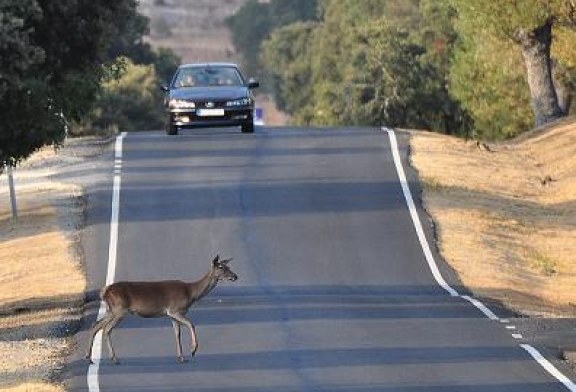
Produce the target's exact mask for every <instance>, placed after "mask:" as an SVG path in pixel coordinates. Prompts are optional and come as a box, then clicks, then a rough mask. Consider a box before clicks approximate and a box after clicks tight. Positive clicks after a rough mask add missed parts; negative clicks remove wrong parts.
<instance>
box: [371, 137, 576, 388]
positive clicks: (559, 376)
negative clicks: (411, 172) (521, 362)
mask: <svg viewBox="0 0 576 392" xmlns="http://www.w3.org/2000/svg"><path fill="white" fill-rule="evenodd" d="M382 130H384V131H386V132H387V133H388V137H389V138H390V149H391V150H392V156H393V157H394V164H395V166H396V172H397V173H398V179H399V180H400V184H401V185H402V192H403V193H404V198H405V199H406V203H407V204H408V208H409V210H410V216H411V217H412V222H413V223H414V227H415V229H416V232H417V233H418V239H419V240H420V245H421V246H422V250H423V251H424V255H425V256H426V261H427V262H428V265H429V266H430V269H431V270H432V274H433V275H434V278H435V279H436V281H437V282H438V284H439V285H440V286H441V287H442V288H443V289H445V290H446V291H448V292H449V293H450V295H452V296H455V297H459V298H462V299H464V300H466V301H468V302H470V303H471V304H472V305H474V306H475V307H476V308H478V309H479V310H480V311H481V312H482V313H484V315H485V316H486V317H488V318H489V319H490V320H500V318H499V317H498V316H496V315H495V314H494V313H493V312H492V311H491V310H490V309H488V307H487V306H486V305H484V304H483V303H482V302H480V301H479V300H477V299H475V298H472V297H470V296H467V295H460V294H458V292H457V291H456V290H454V289H453V288H452V287H450V285H448V283H446V281H445V280H444V278H443V277H442V275H441V273H440V270H439V269H438V265H437V264H436V260H434V256H433V255H432V252H431V251H430V244H429V243H428V241H427V240H426V237H425V236H424V231H423V229H422V223H421V222H420V218H419V217H418V212H417V210H416V206H415V204H414V199H413V198H412V193H411V192H410V187H409V186H408V181H407V179H406V174H405V173H404V167H403V165H402V160H401V159H400V151H399V150H398V141H397V140H396V134H395V133H394V130H392V129H390V128H387V127H382ZM453 293H454V294H453ZM519 346H520V347H521V348H522V349H524V350H525V351H526V352H528V354H530V355H531V356H532V358H533V359H534V360H535V361H536V362H537V363H538V364H539V365H540V366H541V367H543V368H544V370H546V371H547V372H548V373H549V374H550V375H551V376H553V377H554V378H555V379H556V380H558V381H559V382H560V383H562V384H563V385H564V386H565V387H566V388H568V390H570V391H571V392H576V384H574V383H573V382H572V381H571V380H570V379H569V378H568V377H567V376H565V375H564V374H563V373H562V372H561V371H560V370H558V369H557V368H556V367H555V366H554V365H553V364H552V363H551V362H550V361H548V360H547V359H546V358H544V356H543V355H542V354H541V353H540V351H538V350H537V349H536V348H534V347H532V346H531V345H529V344H520V345H519Z"/></svg>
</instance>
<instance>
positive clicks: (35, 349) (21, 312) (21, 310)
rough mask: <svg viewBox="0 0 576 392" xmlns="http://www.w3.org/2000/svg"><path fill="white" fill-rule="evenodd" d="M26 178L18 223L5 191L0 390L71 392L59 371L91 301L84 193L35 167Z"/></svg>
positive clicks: (0, 203)
mask: <svg viewBox="0 0 576 392" xmlns="http://www.w3.org/2000/svg"><path fill="white" fill-rule="evenodd" d="M44 154H45V155H44V157H43V158H42V159H43V161H42V162H45V159H49V158H46V153H45V152H44ZM48 154H50V153H48ZM52 154H53V153H52ZM26 175H27V177H26V185H22V186H18V187H17V196H18V199H17V200H18V206H19V221H18V223H16V224H15V223H14V222H12V216H11V210H10V203H9V198H8V193H7V189H5V186H2V188H0V260H1V262H0V390H2V391H10V392H20V391H49V392H51V391H64V388H63V387H62V386H61V385H59V384H58V382H57V375H58V370H59V369H61V367H62V366H63V363H64V361H65V359H66V357H67V356H68V354H69V353H70V350H72V347H73V344H74V340H73V333H74V331H75V328H77V325H78V322H79V319H80V306H81V305H82V304H83V301H84V290H85V276H84V267H83V266H82V264H81V261H80V260H81V258H80V255H79V251H78V249H79V247H78V244H77V240H78V239H77V236H78V230H79V228H80V226H81V223H82V212H83V197H82V192H81V189H79V188H78V187H76V186H73V185H64V184H56V183H54V182H52V181H49V180H47V179H43V178H33V177H34V170H32V171H27V172H26Z"/></svg>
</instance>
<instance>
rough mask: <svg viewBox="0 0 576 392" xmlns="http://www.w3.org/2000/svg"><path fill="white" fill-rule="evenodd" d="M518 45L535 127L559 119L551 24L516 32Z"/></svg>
mask: <svg viewBox="0 0 576 392" xmlns="http://www.w3.org/2000/svg"><path fill="white" fill-rule="evenodd" d="M518 42H519V43H520V46H521V48H522V55H523V56H524V62H525V64H526V73H527V75H528V84H529V85H530V94H531V95H532V106H533V109H534V114H535V117H536V126H540V125H543V124H546V123H548V122H550V121H554V120H556V119H558V118H560V117H562V116H563V113H562V110H561V109H560V106H559V105H558V96H557V95H556V89H555V88H554V82H553V79H552V61H551V59H550V47H551V45H552V21H548V22H547V23H545V24H544V25H543V26H540V27H538V28H536V29H534V30H531V31H520V32H519V34H518Z"/></svg>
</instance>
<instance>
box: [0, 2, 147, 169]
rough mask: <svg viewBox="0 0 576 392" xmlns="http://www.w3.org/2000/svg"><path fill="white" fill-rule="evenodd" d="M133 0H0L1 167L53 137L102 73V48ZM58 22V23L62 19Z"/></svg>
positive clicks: (77, 112) (80, 108)
mask: <svg viewBox="0 0 576 392" xmlns="http://www.w3.org/2000/svg"><path fill="white" fill-rule="evenodd" d="M135 14H136V1H134V0H118V1H114V2H109V1H105V0H90V1H87V0H66V1H51V0H1V1H0V19H1V22H2V23H1V24H0V26H1V27H0V58H1V59H2V60H1V61H2V63H1V66H2V68H1V69H0V113H2V118H1V121H0V167H4V166H5V165H15V164H16V163H17V162H18V161H20V160H22V159H24V158H26V157H27V156H29V155H30V154H31V153H32V152H33V151H35V150H36V149H38V148H39V147H42V146H43V145H45V144H53V143H60V142H61V141H62V139H63V138H64V136H65V132H66V129H67V127H66V125H67V124H66V119H79V118H80V117H81V116H82V114H83V113H85V112H86V111H87V109H88V108H89V106H90V104H91V103H92V102H93V100H94V99H95V98H96V95H97V93H98V91H99V89H100V82H101V80H102V78H103V77H104V76H105V75H106V70H105V67H104V66H103V64H105V63H106V60H107V58H106V49H107V48H108V47H109V46H110V44H111V42H113V41H114V39H115V38H116V37H117V35H118V33H119V29H118V26H121V25H122V23H123V22H124V21H126V20H127V19H129V18H130V17H132V16H133V15H135ZM63 21H65V23H63Z"/></svg>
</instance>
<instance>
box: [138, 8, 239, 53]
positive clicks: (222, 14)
mask: <svg viewBox="0 0 576 392" xmlns="http://www.w3.org/2000/svg"><path fill="white" fill-rule="evenodd" d="M246 1H247V0H220V1H218V2H214V1H213V0H141V1H140V12H141V13H142V14H144V15H146V16H147V17H148V18H150V36H149V37H148V41H149V42H150V44H151V45H152V46H154V47H159V46H161V47H167V48H171V49H172V50H173V51H174V52H175V53H176V54H177V55H178V56H180V57H181V58H182V61H183V62H186V63H188V62H198V61H237V60H238V59H237V56H236V54H235V51H234V47H233V46H232V43H231V41H230V36H229V32H228V29H227V28H226V25H225V20H226V18H227V17H228V16H231V15H233V14H234V13H235V12H236V11H237V10H238V9H239V8H240V7H241V6H242V5H243V4H244V3H245V2H246Z"/></svg>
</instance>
